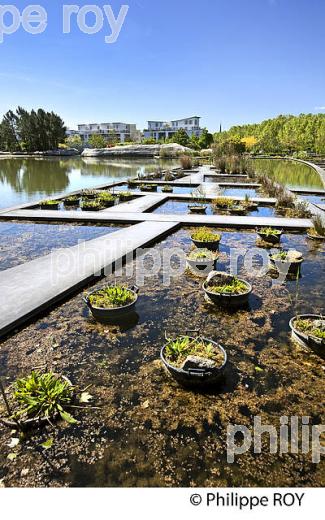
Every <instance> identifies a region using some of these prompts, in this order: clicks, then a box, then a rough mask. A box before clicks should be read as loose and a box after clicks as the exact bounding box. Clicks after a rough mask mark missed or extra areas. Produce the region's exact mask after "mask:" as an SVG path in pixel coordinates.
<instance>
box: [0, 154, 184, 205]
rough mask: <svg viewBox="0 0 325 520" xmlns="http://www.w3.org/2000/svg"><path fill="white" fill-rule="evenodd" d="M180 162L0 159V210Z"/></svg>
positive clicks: (80, 158)
mask: <svg viewBox="0 0 325 520" xmlns="http://www.w3.org/2000/svg"><path fill="white" fill-rule="evenodd" d="M174 166H178V161H173V160H169V161H168V160H167V161H166V160H161V161H159V160H155V159H137V158H134V159H103V158H91V157H88V158H82V157H65V158H64V157H61V158H59V157H49V158H45V159H36V158H35V159H21V158H15V159H7V158H1V157H0V194H1V198H0V208H6V207H10V206H14V205H18V204H24V203H26V202H29V201H34V200H35V201H36V200H40V199H44V198H45V199H49V198H51V197H54V196H58V195H61V194H64V193H68V192H71V191H76V190H78V189H82V188H93V187H94V186H96V185H100V184H104V183H106V182H107V183H111V182H116V181H119V180H123V179H127V178H129V177H136V176H137V175H138V174H139V175H141V174H144V173H151V172H152V171H154V170H156V169H157V168H159V167H161V168H172V167H174Z"/></svg>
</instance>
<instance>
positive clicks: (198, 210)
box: [188, 204, 207, 214]
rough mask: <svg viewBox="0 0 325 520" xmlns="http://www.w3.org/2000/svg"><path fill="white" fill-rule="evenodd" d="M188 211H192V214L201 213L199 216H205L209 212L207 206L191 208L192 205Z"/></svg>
mask: <svg viewBox="0 0 325 520" xmlns="http://www.w3.org/2000/svg"><path fill="white" fill-rule="evenodd" d="M188 209H189V210H190V212H191V213H199V214H203V213H205V212H206V210H207V206H191V205H190V204H189V205H188Z"/></svg>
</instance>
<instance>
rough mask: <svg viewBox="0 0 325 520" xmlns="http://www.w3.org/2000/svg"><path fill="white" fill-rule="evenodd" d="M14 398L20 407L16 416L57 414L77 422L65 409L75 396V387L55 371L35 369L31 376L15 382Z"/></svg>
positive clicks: (68, 420) (69, 420) (49, 415)
mask: <svg viewBox="0 0 325 520" xmlns="http://www.w3.org/2000/svg"><path fill="white" fill-rule="evenodd" d="M13 396H14V399H15V400H16V401H17V402H18V405H19V408H18V410H17V411H15V413H14V416H15V417H16V418H21V417H25V418H36V417H46V418H51V417H53V416H55V415H57V414H59V415H60V416H61V418H62V419H63V420H65V421H67V422H69V423H72V422H76V421H75V419H73V417H72V416H71V415H70V414H69V413H68V412H67V411H66V410H65V407H66V406H67V405H69V404H70V403H71V401H72V398H73V387H72V386H71V384H70V383H69V382H68V381H66V380H64V379H63V378H62V377H61V376H57V375H56V374H54V373H53V372H46V373H44V374H42V373H41V372H38V371H33V372H32V373H31V374H30V375H29V376H27V377H25V378H21V379H17V381H16V382H15V383H14V394H13Z"/></svg>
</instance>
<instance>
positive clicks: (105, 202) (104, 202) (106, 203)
mask: <svg viewBox="0 0 325 520" xmlns="http://www.w3.org/2000/svg"><path fill="white" fill-rule="evenodd" d="M115 200H116V199H114V200H101V201H100V202H101V204H102V205H103V206H105V208H111V207H112V206H114V205H115Z"/></svg>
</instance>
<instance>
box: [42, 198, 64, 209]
mask: <svg viewBox="0 0 325 520" xmlns="http://www.w3.org/2000/svg"><path fill="white" fill-rule="evenodd" d="M59 204H60V202H59V201H58V200H42V201H41V202H40V203H39V205H40V207H41V208H48V209H58V207H59Z"/></svg>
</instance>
